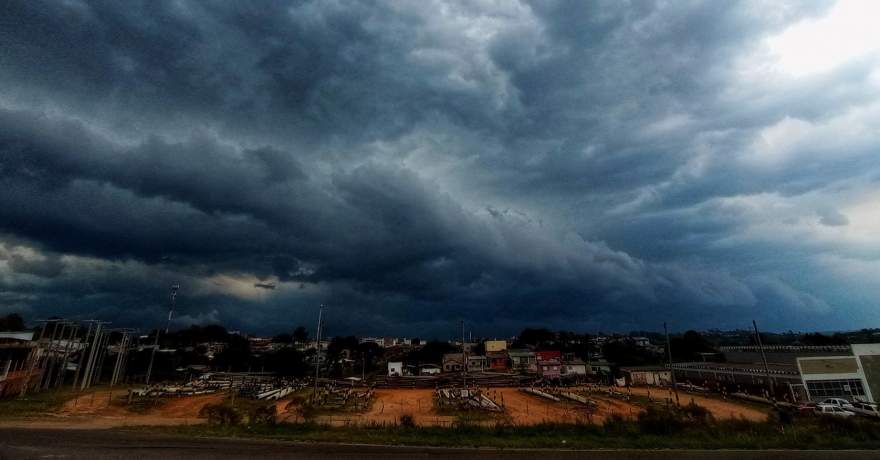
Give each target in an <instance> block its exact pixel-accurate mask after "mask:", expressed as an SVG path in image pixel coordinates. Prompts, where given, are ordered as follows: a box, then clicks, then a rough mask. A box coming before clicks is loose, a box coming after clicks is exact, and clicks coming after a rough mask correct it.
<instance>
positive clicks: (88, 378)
mask: <svg viewBox="0 0 880 460" xmlns="http://www.w3.org/2000/svg"><path fill="white" fill-rule="evenodd" d="M96 324H97V325H96V326H95V335H94V337H92V346H91V347H90V348H91V349H90V350H89V360H88V362H87V363H86V369H85V372H84V373H83V377H82V382H81V383H80V388H79V389H80V390H85V389H86V388H88V387H89V386H91V384H92V373H93V372H94V368H95V358H96V357H97V354H98V348H99V347H100V343H101V342H102V341H103V337H102V335H103V332H102V331H101V329H102V328H103V326H104V324H105V323H103V322H100V321H98V322H96Z"/></svg>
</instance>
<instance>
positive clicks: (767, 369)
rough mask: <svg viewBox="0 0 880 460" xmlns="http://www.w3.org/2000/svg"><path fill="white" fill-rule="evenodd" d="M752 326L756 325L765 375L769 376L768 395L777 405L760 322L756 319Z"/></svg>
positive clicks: (756, 338) (756, 334) (756, 336)
mask: <svg viewBox="0 0 880 460" xmlns="http://www.w3.org/2000/svg"><path fill="white" fill-rule="evenodd" d="M752 326H754V327H755V340H757V341H758V349H760V350H761V361H763V362H764V375H765V376H766V377H767V389H768V391H769V393H767V397H769V398H770V399H771V400H772V401H773V405H774V406H775V405H776V398H775V397H773V381H772V380H770V367H769V366H768V365H767V354H766V353H764V343H763V342H762V341H761V333H760V332H758V323H757V321H755V320H752Z"/></svg>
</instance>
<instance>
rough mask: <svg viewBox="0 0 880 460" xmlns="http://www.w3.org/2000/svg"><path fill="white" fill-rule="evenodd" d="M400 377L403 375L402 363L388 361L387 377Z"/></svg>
mask: <svg viewBox="0 0 880 460" xmlns="http://www.w3.org/2000/svg"><path fill="white" fill-rule="evenodd" d="M401 375H403V362H401V361H389V362H388V376H389V377H399V376H401Z"/></svg>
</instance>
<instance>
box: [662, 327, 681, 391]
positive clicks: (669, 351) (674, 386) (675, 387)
mask: <svg viewBox="0 0 880 460" xmlns="http://www.w3.org/2000/svg"><path fill="white" fill-rule="evenodd" d="M663 333H664V334H666V353H667V354H668V355H669V375H670V376H672V391H673V392H674V393H675V405H676V406H678V405H679V400H678V385H677V384H676V383H675V369H673V368H672V347H671V346H670V345H669V330H668V329H666V322H664V323H663Z"/></svg>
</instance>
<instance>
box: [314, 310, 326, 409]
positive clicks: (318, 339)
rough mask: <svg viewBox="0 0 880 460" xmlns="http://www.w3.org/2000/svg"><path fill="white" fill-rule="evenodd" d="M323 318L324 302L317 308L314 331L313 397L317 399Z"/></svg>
mask: <svg viewBox="0 0 880 460" xmlns="http://www.w3.org/2000/svg"><path fill="white" fill-rule="evenodd" d="M323 320H324V304H321V306H320V308H318V330H317V332H315V393H314V395H313V399H314V400H315V401H318V374H319V373H320V372H321V326H322V324H321V321H323Z"/></svg>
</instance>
